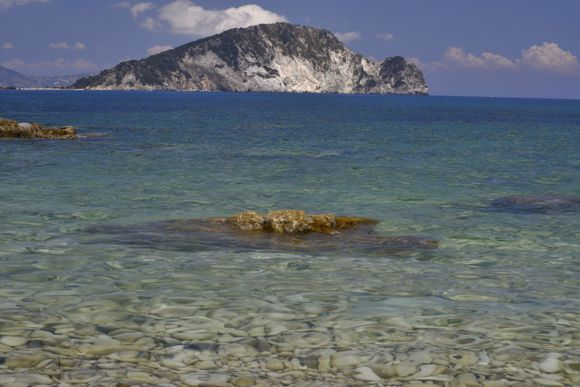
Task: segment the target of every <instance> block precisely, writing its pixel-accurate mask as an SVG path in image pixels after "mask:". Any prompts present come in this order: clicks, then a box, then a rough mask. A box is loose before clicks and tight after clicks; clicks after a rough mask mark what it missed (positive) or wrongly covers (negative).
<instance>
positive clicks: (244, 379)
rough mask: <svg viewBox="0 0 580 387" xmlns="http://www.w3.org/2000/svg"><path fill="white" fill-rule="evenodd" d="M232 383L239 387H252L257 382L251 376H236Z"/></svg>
mask: <svg viewBox="0 0 580 387" xmlns="http://www.w3.org/2000/svg"><path fill="white" fill-rule="evenodd" d="M230 383H231V384H233V385H234V386H237V387H251V386H254V385H255V384H256V380H255V379H254V378H252V377H250V376H244V375H241V376H236V377H235V378H233V379H232V380H230Z"/></svg>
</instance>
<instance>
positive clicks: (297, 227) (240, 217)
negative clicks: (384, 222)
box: [227, 210, 377, 234]
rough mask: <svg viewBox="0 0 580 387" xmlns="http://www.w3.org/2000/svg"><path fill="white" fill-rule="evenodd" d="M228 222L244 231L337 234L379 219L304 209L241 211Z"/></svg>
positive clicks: (374, 222) (373, 222)
mask: <svg viewBox="0 0 580 387" xmlns="http://www.w3.org/2000/svg"><path fill="white" fill-rule="evenodd" d="M227 222H228V223H229V224H230V225H232V226H233V227H235V228H238V229H240V230H242V231H266V232H276V233H280V234H299V233H310V232H318V233H325V234H335V233H338V232H339V231H342V230H346V229H349V228H354V227H357V226H358V225H361V224H376V223H377V221H376V220H373V219H368V218H361V217H352V216H351V217H349V216H336V215H335V214H307V213H306V212H304V211H302V210H277V211H270V212H268V213H267V214H266V215H260V214H258V213H257V212H254V211H246V212H241V213H239V214H236V215H234V216H232V217H231V218H228V219H227Z"/></svg>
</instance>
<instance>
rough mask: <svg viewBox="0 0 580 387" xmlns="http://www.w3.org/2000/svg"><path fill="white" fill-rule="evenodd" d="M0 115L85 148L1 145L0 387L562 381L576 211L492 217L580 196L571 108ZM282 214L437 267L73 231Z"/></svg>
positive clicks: (520, 105)
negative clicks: (303, 215) (332, 218)
mask: <svg viewBox="0 0 580 387" xmlns="http://www.w3.org/2000/svg"><path fill="white" fill-rule="evenodd" d="M0 116H3V117H8V118H12V119H17V120H19V121H33V122H41V123H43V124H51V125H74V126H76V127H77V128H78V129H79V131H80V133H81V134H84V135H89V137H88V138H85V139H81V140H76V141H62V142H61V141H15V140H3V141H0V198H1V201H2V205H1V206H0V383H1V382H2V381H3V382H5V383H11V382H14V383H16V382H22V381H23V380H24V383H26V382H27V381H28V382H29V383H31V384H34V383H38V384H42V383H44V384H50V383H49V382H56V381H63V382H69V383H72V382H77V383H84V384H91V383H92V384H101V385H103V384H107V383H111V384H114V383H117V382H124V383H137V384H138V383H143V384H147V383H150V384H162V383H172V384H175V385H188V384H189V385H196V384H199V383H201V382H200V381H203V380H205V381H207V383H210V384H211V383H214V384H216V385H220V384H224V383H230V384H231V385H253V384H256V383H257V384H258V385H271V384H273V385H279V384H291V385H299V384H308V383H311V384H313V385H320V384H332V385H339V384H345V385H352V384H353V383H359V384H361V385H366V384H373V383H382V384H397V383H399V384H403V383H407V382H411V381H419V382H423V383H427V384H428V383H431V384H434V385H448V384H449V383H456V384H459V385H460V384H461V383H464V384H466V383H468V382H469V380H471V381H473V380H475V383H480V384H481V383H484V382H488V383H491V382H493V381H496V382H497V385H510V384H518V383H519V384H520V385H530V384H543V385H574V384H578V383H580V351H579V348H580V329H579V328H580V301H579V297H578V296H579V294H580V292H579V286H580V265H579V262H580V261H579V255H580V242H579V240H580V239H579V231H580V216H579V212H565V213H564V212H563V213H558V212H554V213H547V214H517V213H507V212H498V211H489V210H488V206H489V203H490V202H491V201H492V200H494V199H496V198H498V197H502V196H508V195H537V194H547V193H550V194H566V195H574V194H576V195H578V194H579V193H580V179H579V176H578V171H579V170H580V157H579V155H580V152H579V149H580V102H579V101H565V100H561V101H559V100H518V99H484V98H446V97H385V96H343V95H284V94H243V93H242V94H228V93H139V92H130V93H129V92H73V91H62V92H61V91H59V92H2V93H0ZM281 208H299V209H304V210H306V211H309V212H319V213H320V212H335V213H339V214H346V215H359V216H367V217H371V218H375V219H377V220H379V221H380V224H379V225H378V228H377V230H378V232H380V233H381V234H384V235H388V236H397V235H421V236H428V237H431V238H436V239H439V240H440V247H439V249H437V250H434V251H428V252H421V251H414V250H413V251H409V252H408V253H405V254H396V255H388V254H387V255H385V256H376V255H364V254H362V253H357V254H336V253H332V252H329V253H328V254H324V253H323V254H315V255H314V254H313V255H309V254H301V253H296V252H294V253H293V252H283V251H266V250H259V251H246V250H236V249H231V248H220V246H219V245H218V246H215V248H212V249H199V248H191V249H188V248H187V246H186V247H183V245H180V246H177V245H175V246H172V244H171V241H169V242H167V243H165V244H156V243H149V244H148V243H127V241H126V240H121V239H119V240H115V238H111V237H110V236H109V237H107V236H105V235H100V233H99V232H89V231H87V230H90V229H91V228H93V227H95V226H97V227H105V228H106V227H107V226H109V225H126V226H129V227H135V228H136V229H138V228H139V227H143V225H146V224H149V223H151V222H157V221H164V220H169V219H182V218H203V217H213V216H228V215H231V214H233V213H236V212H239V211H242V210H248V209H252V210H257V211H267V210H271V209H281ZM276 361H279V362H278V363H276ZM361 367H363V368H361ZM364 367H369V368H370V369H372V372H373V374H371V376H370V377H369V374H368V373H366V374H365V372H368V371H369V370H368V369H366V368H364ZM373 375H374V376H373ZM375 376H376V377H379V379H376V380H372V379H374V378H375ZM26 378H28V379H26ZM35 378H36V379H35ZM43 378H45V379H43ZM46 378H48V379H46ZM365 378H366V380H365ZM41 382H42V383H41ZM244 383H246V384H244ZM489 385H492V384H489Z"/></svg>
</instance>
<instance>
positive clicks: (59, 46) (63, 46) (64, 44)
mask: <svg viewBox="0 0 580 387" xmlns="http://www.w3.org/2000/svg"><path fill="white" fill-rule="evenodd" d="M48 48H54V49H55V50H66V49H67V48H69V45H68V43H67V42H53V43H50V44H49V45H48Z"/></svg>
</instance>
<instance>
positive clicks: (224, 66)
mask: <svg viewBox="0 0 580 387" xmlns="http://www.w3.org/2000/svg"><path fill="white" fill-rule="evenodd" d="M72 87H73V88H77V89H97V90H193V91H240V92H247V91H261V92H308V93H379V94H427V93H428V91H429V89H428V87H427V84H426V82H425V79H424V77H423V73H422V72H421V70H420V69H419V68H418V67H417V66H416V65H415V64H413V63H410V62H408V61H407V60H405V58H403V57H401V56H395V57H391V58H386V59H385V60H383V61H380V62H379V61H373V60H370V59H367V58H365V57H363V56H362V55H360V54H357V53H355V52H353V51H352V50H351V49H350V48H348V47H346V46H345V45H344V44H343V43H342V42H341V41H340V40H339V39H338V38H337V37H336V36H334V35H333V34H332V33H331V32H330V31H327V30H323V29H317V28H313V27H306V26H300V25H293V24H288V23H274V24H261V25H255V26H251V27H247V28H235V29H231V30H228V31H225V32H223V33H221V34H218V35H214V36H210V37H208V38H205V39H201V40H198V41H195V42H191V43H187V44H185V45H182V46H180V47H177V48H174V49H171V50H169V51H165V52H162V53H160V54H157V55H152V56H150V57H148V58H145V59H141V60H131V61H127V62H122V63H120V64H118V65H117V66H115V67H113V68H111V69H108V70H104V71H103V72H101V73H100V74H98V75H95V76H91V77H86V78H82V79H80V80H78V81H77V82H76V83H74V84H73V86H72Z"/></svg>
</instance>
